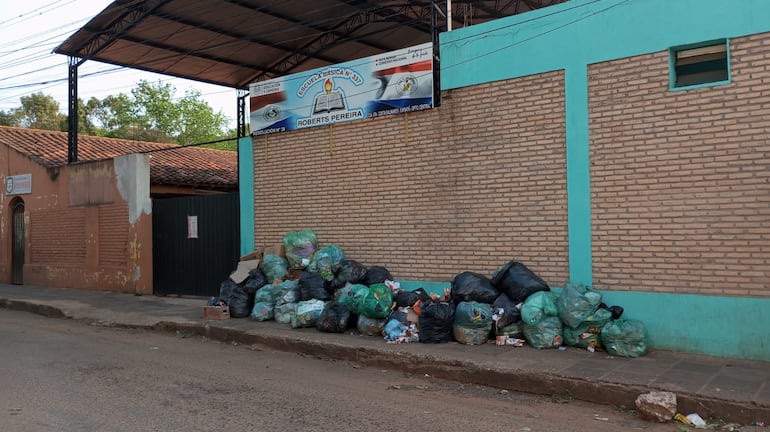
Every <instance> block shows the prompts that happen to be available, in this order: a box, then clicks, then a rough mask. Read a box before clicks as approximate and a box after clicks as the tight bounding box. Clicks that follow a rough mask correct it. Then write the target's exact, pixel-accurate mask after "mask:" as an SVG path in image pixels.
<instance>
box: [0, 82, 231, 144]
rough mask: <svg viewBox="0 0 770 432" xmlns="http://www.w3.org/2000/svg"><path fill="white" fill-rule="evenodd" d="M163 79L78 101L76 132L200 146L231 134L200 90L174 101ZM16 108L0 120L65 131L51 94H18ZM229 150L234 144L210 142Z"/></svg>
mask: <svg viewBox="0 0 770 432" xmlns="http://www.w3.org/2000/svg"><path fill="white" fill-rule="evenodd" d="M175 93H176V88H175V87H174V86H173V85H171V84H169V83H165V84H164V83H161V82H157V83H150V82H148V81H144V80H142V81H140V82H139V83H138V84H137V86H136V87H135V88H134V89H133V90H131V94H130V95H126V94H124V93H119V94H117V95H110V96H107V97H105V98H104V99H101V100H100V99H97V98H94V97H92V98H90V99H89V100H88V101H87V102H84V101H83V100H80V99H78V130H79V132H80V133H83V134H87V135H97V136H107V137H112V138H124V139H133V140H139V141H153V142H176V143H179V144H182V145H190V144H200V143H204V142H210V141H216V140H220V139H224V138H228V137H232V136H235V135H234V133H231V131H228V130H227V118H226V117H225V115H224V114H223V113H222V112H221V111H220V112H214V110H213V109H212V108H211V106H209V105H208V103H206V101H204V100H203V99H202V96H201V93H200V91H197V90H190V91H187V93H186V94H185V95H184V96H183V97H182V98H180V99H178V100H175V98H174V95H175ZM21 104H22V106H21V107H19V108H15V109H13V110H11V111H10V112H9V113H5V112H2V111H0V124H9V125H14V126H17V125H18V126H22V127H28V128H35V129H51V130H63V131H64V130H67V127H68V124H67V116H66V115H65V114H62V113H61V112H59V103H58V102H56V100H54V99H53V98H52V97H51V96H47V95H44V94H42V93H35V94H33V95H31V96H26V97H22V98H21ZM213 147H217V148H227V149H231V150H234V149H235V148H236V147H235V144H234V143H230V142H227V143H222V145H213Z"/></svg>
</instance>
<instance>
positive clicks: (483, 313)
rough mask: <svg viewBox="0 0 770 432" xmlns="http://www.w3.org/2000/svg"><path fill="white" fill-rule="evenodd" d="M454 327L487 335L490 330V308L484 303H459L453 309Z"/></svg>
mask: <svg viewBox="0 0 770 432" xmlns="http://www.w3.org/2000/svg"><path fill="white" fill-rule="evenodd" d="M454 325H456V326H461V327H465V328H475V329H479V330H483V331H486V332H487V333H489V331H490V330H492V307H491V306H490V305H488V304H486V303H479V302H473V301H464V302H460V303H458V304H457V308H455V320H454Z"/></svg>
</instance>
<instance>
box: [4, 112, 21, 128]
mask: <svg viewBox="0 0 770 432" xmlns="http://www.w3.org/2000/svg"><path fill="white" fill-rule="evenodd" d="M18 125H19V124H18V122H17V121H16V118H15V117H14V116H13V111H0V126H18Z"/></svg>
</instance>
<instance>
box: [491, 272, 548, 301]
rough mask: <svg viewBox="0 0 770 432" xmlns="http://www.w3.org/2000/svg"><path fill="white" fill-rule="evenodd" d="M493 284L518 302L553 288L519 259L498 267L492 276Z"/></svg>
mask: <svg viewBox="0 0 770 432" xmlns="http://www.w3.org/2000/svg"><path fill="white" fill-rule="evenodd" d="M492 286H494V287H495V288H496V289H497V290H498V291H499V292H501V293H505V294H506V295H507V296H508V298H510V299H511V300H512V301H513V302H515V303H516V304H518V303H521V302H523V301H524V300H526V299H527V297H529V296H530V295H532V294H534V293H536V292H538V291H550V290H551V288H550V287H549V286H548V284H547V283H545V281H544V280H542V279H540V277H539V276H538V275H536V274H535V273H534V272H533V271H532V270H530V269H528V268H527V266H525V265H524V264H522V263H520V262H518V261H510V262H508V263H507V264H506V265H504V266H503V267H501V268H500V269H498V270H497V271H496V272H495V274H494V275H493V276H492Z"/></svg>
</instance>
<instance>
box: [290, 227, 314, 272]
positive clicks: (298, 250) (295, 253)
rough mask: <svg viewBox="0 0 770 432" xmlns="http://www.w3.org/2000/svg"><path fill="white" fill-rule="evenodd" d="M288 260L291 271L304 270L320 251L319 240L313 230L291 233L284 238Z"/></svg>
mask: <svg viewBox="0 0 770 432" xmlns="http://www.w3.org/2000/svg"><path fill="white" fill-rule="evenodd" d="M283 246H284V248H285V249H286V259H287V260H288V262H289V268H291V269H304V268H305V267H307V266H308V265H310V263H311V262H312V260H313V254H315V251H316V249H318V238H317V237H316V235H315V233H314V232H313V231H312V230H309V229H306V230H302V231H290V232H287V233H286V234H285V235H284V236H283Z"/></svg>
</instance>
